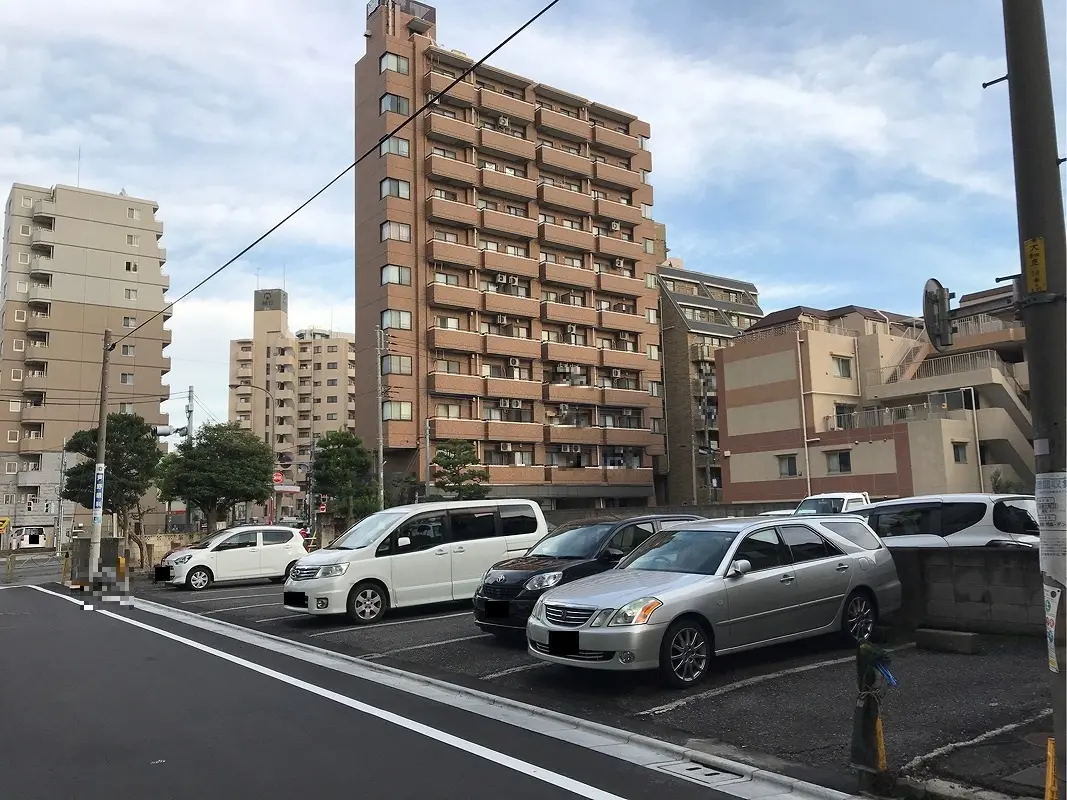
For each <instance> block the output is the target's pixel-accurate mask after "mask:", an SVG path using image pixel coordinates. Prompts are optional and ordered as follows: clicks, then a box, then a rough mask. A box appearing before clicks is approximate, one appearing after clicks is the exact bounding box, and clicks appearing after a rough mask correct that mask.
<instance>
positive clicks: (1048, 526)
mask: <svg viewBox="0 0 1067 800" xmlns="http://www.w3.org/2000/svg"><path fill="white" fill-rule="evenodd" d="M1034 496H1035V498H1036V500H1037V524H1038V525H1039V526H1040V527H1041V545H1040V547H1041V571H1042V572H1044V573H1045V574H1046V575H1048V576H1049V577H1050V578H1052V579H1053V580H1055V581H1057V582H1059V583H1061V584H1067V472H1044V473H1042V474H1040V475H1038V476H1037V481H1036V484H1035V491H1034Z"/></svg>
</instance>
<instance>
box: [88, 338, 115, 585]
mask: <svg viewBox="0 0 1067 800" xmlns="http://www.w3.org/2000/svg"><path fill="white" fill-rule="evenodd" d="M111 348H112V344H111V329H110V328H108V329H107V330H105V331H104V353H103V356H102V358H101V360H100V420H99V422H98V423H97V428H96V471H95V477H94V485H93V529H92V533H91V534H90V537H89V575H90V580H92V579H93V578H95V577H96V576H97V575H99V574H100V534H101V529H102V528H103V526H104V469H105V467H104V455H105V453H106V447H107V382H108V367H109V366H110V364H111Z"/></svg>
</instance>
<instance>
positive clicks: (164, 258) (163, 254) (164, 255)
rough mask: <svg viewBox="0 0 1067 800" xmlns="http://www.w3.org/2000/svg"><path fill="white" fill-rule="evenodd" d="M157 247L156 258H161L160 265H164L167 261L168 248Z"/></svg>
mask: <svg viewBox="0 0 1067 800" xmlns="http://www.w3.org/2000/svg"><path fill="white" fill-rule="evenodd" d="M156 249H157V251H158V252H157V253H156V258H158V259H159V264H160V266H162V265H163V264H166V263H167V248H165V247H159V248H156Z"/></svg>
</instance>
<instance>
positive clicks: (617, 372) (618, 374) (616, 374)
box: [611, 369, 622, 378]
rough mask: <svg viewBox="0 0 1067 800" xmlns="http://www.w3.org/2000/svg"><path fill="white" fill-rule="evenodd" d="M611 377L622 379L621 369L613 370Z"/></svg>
mask: <svg viewBox="0 0 1067 800" xmlns="http://www.w3.org/2000/svg"><path fill="white" fill-rule="evenodd" d="M611 377H613V378H621V377H622V370H621V369H613V370H612V371H611Z"/></svg>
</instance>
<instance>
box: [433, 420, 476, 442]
mask: <svg viewBox="0 0 1067 800" xmlns="http://www.w3.org/2000/svg"><path fill="white" fill-rule="evenodd" d="M429 422H430V438H431V439H469V440H472V441H480V440H482V439H484V438H485V423H484V422H482V421H481V420H480V419H447V418H444V417H434V418H431V419H430V421H429Z"/></svg>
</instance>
